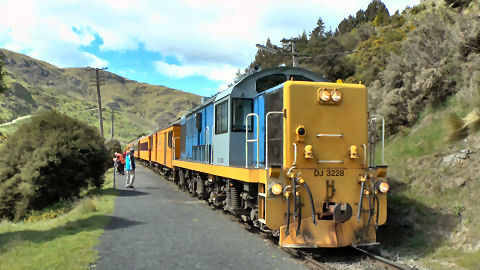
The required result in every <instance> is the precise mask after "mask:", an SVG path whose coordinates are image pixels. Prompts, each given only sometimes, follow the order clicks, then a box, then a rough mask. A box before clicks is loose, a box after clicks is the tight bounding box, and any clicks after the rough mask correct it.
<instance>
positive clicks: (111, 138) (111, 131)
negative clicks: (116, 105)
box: [111, 109, 115, 140]
mask: <svg viewBox="0 0 480 270" xmlns="http://www.w3.org/2000/svg"><path fill="white" fill-rule="evenodd" d="M114 113H115V111H114V110H113V109H112V129H111V133H112V138H111V140H113V118H114Z"/></svg>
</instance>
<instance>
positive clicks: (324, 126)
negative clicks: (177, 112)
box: [130, 67, 389, 248]
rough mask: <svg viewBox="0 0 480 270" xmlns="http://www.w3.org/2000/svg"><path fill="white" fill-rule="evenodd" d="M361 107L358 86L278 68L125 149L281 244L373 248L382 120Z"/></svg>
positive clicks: (381, 213) (380, 202)
mask: <svg viewBox="0 0 480 270" xmlns="http://www.w3.org/2000/svg"><path fill="white" fill-rule="evenodd" d="M367 108H368V107H367V89H366V88H365V86H363V85H360V84H345V83H329V82H326V81H325V79H324V78H323V77H321V76H318V75H317V74H315V73H313V72H310V71H308V70H305V69H302V68H291V67H278V68H273V69H269V70H265V71H260V72H255V73H252V74H249V75H248V76H246V77H244V78H242V79H240V80H239V81H237V82H236V83H235V84H234V85H232V86H230V87H229V89H227V90H225V91H224V92H222V93H220V94H218V95H217V96H215V97H212V98H210V99H207V100H204V102H203V103H202V104H201V105H200V106H199V107H197V108H195V109H193V110H191V111H189V112H188V113H187V114H186V115H185V116H183V117H182V119H181V120H180V123H179V124H178V123H177V124H175V125H171V126H169V127H167V128H166V129H162V130H160V131H158V132H155V133H153V134H150V135H147V136H145V137H143V138H140V139H139V140H138V141H136V142H133V143H131V144H130V145H131V146H132V147H134V148H135V149H137V151H136V156H137V157H139V158H140V159H142V160H145V161H147V162H148V163H149V164H151V165H152V166H155V167H157V168H159V170H160V171H161V172H162V173H164V174H165V175H167V176H169V177H170V179H171V180H173V181H175V182H176V183H177V184H178V185H179V186H181V187H182V188H185V189H187V190H188V191H189V192H191V193H193V194H196V195H198V196H199V198H202V199H206V200H208V201H209V203H211V204H213V205H215V206H217V207H221V208H224V209H225V210H227V211H229V212H231V213H232V214H234V215H237V216H239V217H242V218H243V219H244V220H245V221H248V222H251V223H252V224H253V225H254V226H257V227H259V228H261V229H262V230H265V231H270V232H272V233H273V234H275V235H278V236H279V238H280V245H281V246H284V247H294V248H300V247H342V246H350V245H365V244H373V243H375V242H376V229H377V227H378V226H379V225H382V224H384V223H385V221H386V218H387V211H386V210H387V195H386V193H387V192H388V189H389V186H388V183H387V181H386V178H385V176H386V169H387V167H386V166H384V165H383V164H382V165H381V166H377V165H375V138H376V137H377V133H378V132H377V129H376V128H377V126H378V125H377V120H380V119H381V118H380V117H379V116H376V117H373V118H372V119H369V115H368V112H367ZM369 127H370V129H371V130H370V132H369ZM169 131H171V133H168V132H169ZM158 134H167V135H166V136H164V137H161V139H159V138H160V137H159V136H160V135H158ZM162 136H163V135H162ZM179 148H180V149H179ZM158 149H163V150H162V152H161V153H163V154H160V155H159V154H158ZM169 149H170V150H169ZM173 153H175V154H173ZM167 160H169V161H168V162H167Z"/></svg>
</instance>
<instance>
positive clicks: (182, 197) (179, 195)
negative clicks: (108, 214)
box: [92, 166, 305, 270]
mask: <svg viewBox="0 0 480 270" xmlns="http://www.w3.org/2000/svg"><path fill="white" fill-rule="evenodd" d="M124 186H125V179H124V177H121V178H117V187H119V188H120V189H121V190H120V192H119V195H118V197H117V199H116V202H115V212H114V215H113V217H112V222H111V223H110V224H109V225H108V226H107V228H106V229H105V234H104V235H103V236H102V237H101V238H100V241H101V242H100V245H99V246H98V247H97V249H98V250H99V255H100V257H99V260H98V261H97V263H95V265H94V266H92V269H99V270H103V269H128V270H130V269H132V270H133V269H279V270H280V269H305V266H303V265H302V264H301V263H299V262H297V261H295V260H293V259H291V257H290V256H289V255H288V254H287V253H285V252H284V251H282V250H281V249H279V248H278V247H276V246H272V245H271V244H270V243H269V241H267V240H263V239H262V238H260V237H258V236H257V235H254V234H252V233H249V232H247V231H246V230H245V229H243V228H242V226H241V225H240V224H237V223H235V222H232V220H231V218H230V217H229V216H227V215H225V214H223V212H222V211H219V210H218V211H215V210H212V209H211V208H210V207H209V206H208V205H207V203H206V202H204V201H199V200H198V199H197V198H193V197H191V196H190V195H189V194H188V193H185V192H183V191H180V190H178V189H177V187H176V186H175V185H174V184H173V183H170V182H167V181H165V180H164V179H163V178H161V177H160V176H158V175H156V174H154V173H153V172H151V171H149V170H147V169H145V168H144V167H141V166H139V167H138V168H137V171H136V180H135V188H136V190H135V191H134V190H131V189H129V190H125V188H124Z"/></svg>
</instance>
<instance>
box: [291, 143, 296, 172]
mask: <svg viewBox="0 0 480 270" xmlns="http://www.w3.org/2000/svg"><path fill="white" fill-rule="evenodd" d="M293 151H294V152H293V153H294V155H293V164H292V168H294V167H295V166H297V144H296V143H293Z"/></svg>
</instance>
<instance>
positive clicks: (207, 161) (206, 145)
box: [205, 126, 210, 163]
mask: <svg viewBox="0 0 480 270" xmlns="http://www.w3.org/2000/svg"><path fill="white" fill-rule="evenodd" d="M209 133H210V128H209V127H208V126H206V127H205V162H206V163H210V159H208V157H209V155H208V154H209V153H208V152H207V149H208V148H209V147H208V139H210V135H209Z"/></svg>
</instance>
